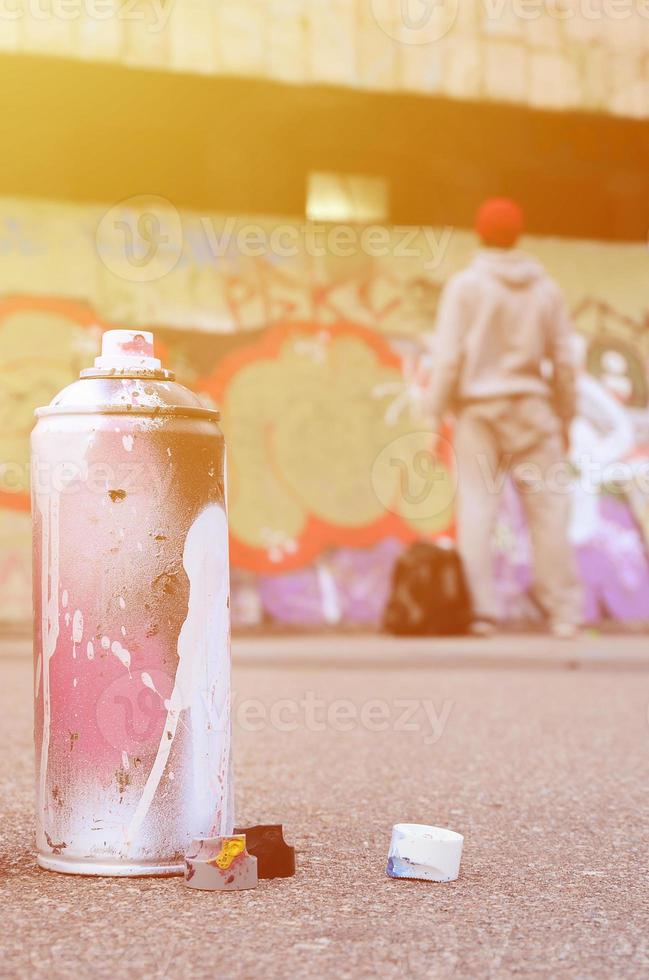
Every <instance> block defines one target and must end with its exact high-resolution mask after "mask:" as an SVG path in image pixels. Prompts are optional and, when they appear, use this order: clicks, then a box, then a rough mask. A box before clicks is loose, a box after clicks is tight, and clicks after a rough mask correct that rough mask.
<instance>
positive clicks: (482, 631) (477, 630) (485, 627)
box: [469, 619, 496, 640]
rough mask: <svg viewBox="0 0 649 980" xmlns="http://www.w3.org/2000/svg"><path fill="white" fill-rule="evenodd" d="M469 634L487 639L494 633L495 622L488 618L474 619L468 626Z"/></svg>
mask: <svg viewBox="0 0 649 980" xmlns="http://www.w3.org/2000/svg"><path fill="white" fill-rule="evenodd" d="M469 632H470V633H471V636H476V637H478V638H479V639H481V640H487V639H489V637H490V636H494V635H495V633H496V624H495V623H492V621H491V620H490V619H476V620H475V621H474V622H473V623H471V626H470V628H469Z"/></svg>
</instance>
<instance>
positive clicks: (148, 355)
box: [95, 330, 162, 371]
mask: <svg viewBox="0 0 649 980" xmlns="http://www.w3.org/2000/svg"><path fill="white" fill-rule="evenodd" d="M95 367H96V368H101V369H102V370H108V371H128V370H137V371H159V370H160V369H161V367H162V364H161V362H160V360H159V359H158V358H157V357H155V356H154V351H153V334H152V333H150V332H149V331H148V330H107V331H106V333H105V334H104V335H103V337H102V339H101V357H96V358H95Z"/></svg>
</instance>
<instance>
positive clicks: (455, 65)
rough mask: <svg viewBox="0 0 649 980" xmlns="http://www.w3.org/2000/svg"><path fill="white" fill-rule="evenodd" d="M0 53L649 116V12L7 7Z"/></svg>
mask: <svg viewBox="0 0 649 980" xmlns="http://www.w3.org/2000/svg"><path fill="white" fill-rule="evenodd" d="M2 9H3V12H4V13H3V15H2V16H0V50H6V51H13V52H16V51H18V52H37V53H45V54H52V55H63V56H67V57H76V58H87V59H102V60H108V61H114V62H120V63H123V64H125V65H130V66H135V67H138V66H139V67H142V66H146V67H156V68H164V69H169V70H174V71H186V72H202V73H207V74H228V75H247V76H260V77H265V78H271V79H276V80H280V81H283V82H289V83H296V84H312V83H329V84H335V85H345V86H352V87H357V88H367V89H384V90H389V91H414V92H420V93H429V94H431V93H437V94H444V95H449V96H452V97H455V98H460V99H495V100H499V101H513V102H519V103H524V104H527V105H531V106H538V107H546V108H556V109H567V108H582V109H588V110H595V111H603V112H610V113H614V114H618V115H624V116H636V117H646V116H647V115H649V55H648V51H649V3H648V2H647V0H443V2H441V3H439V2H434V3H433V2H430V3H429V2H428V0H6V2H5V3H4V4H3V5H2Z"/></svg>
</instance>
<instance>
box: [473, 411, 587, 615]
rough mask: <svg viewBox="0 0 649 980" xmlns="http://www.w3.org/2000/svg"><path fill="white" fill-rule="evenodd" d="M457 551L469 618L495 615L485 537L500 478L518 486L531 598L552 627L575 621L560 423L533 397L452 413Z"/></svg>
mask: <svg viewBox="0 0 649 980" xmlns="http://www.w3.org/2000/svg"><path fill="white" fill-rule="evenodd" d="M455 452H456V455H457V466H458V545H459V550H460V554H461V556H462V560H463V562H464V565H465V569H466V573H467V577H468V581H469V586H470V589H471V592H472V595H473V601H474V610H475V616H476V618H488V619H494V620H498V619H500V618H501V617H502V613H501V609H500V603H499V601H498V596H497V592H496V588H495V583H494V576H493V558H492V551H491V545H492V537H493V531H494V527H495V524H496V519H497V516H498V509H499V506H500V500H501V491H502V488H503V486H504V484H505V479H506V477H505V473H508V474H509V475H511V476H512V477H513V478H514V480H515V483H516V485H517V487H518V490H519V493H520V495H521V499H522V501H523V505H524V507H525V512H526V514H527V520H528V524H529V529H530V535H531V540H532V547H533V550H534V593H535V596H536V598H537V599H538V601H539V602H540V604H541V605H542V607H543V608H544V610H545V611H546V613H547V615H548V617H549V618H550V619H551V620H552V621H553V622H556V623H569V624H575V625H576V624H578V623H580V622H581V613H582V591H581V586H580V583H579V579H578V576H577V571H576V565H575V559H574V555H573V552H572V548H571V546H570V543H569V540H568V527H569V521H570V507H571V497H570V493H569V492H566V485H567V475H568V474H567V468H566V466H565V465H564V449H563V439H562V433H561V423H560V421H559V419H558V418H557V416H556V415H555V413H554V410H553V408H552V406H551V404H550V403H549V402H548V401H546V400H545V399H543V398H540V397H538V396H530V397H527V396H525V397H516V398H502V399H500V398H499V399H489V400H485V401H483V402H473V403H472V404H471V405H469V406H467V407H465V408H464V409H463V410H462V411H461V412H460V414H459V417H458V420H457V426H456V432H455Z"/></svg>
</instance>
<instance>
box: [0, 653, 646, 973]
mask: <svg viewBox="0 0 649 980" xmlns="http://www.w3.org/2000/svg"><path fill="white" fill-rule="evenodd" d="M600 644H601V645H600ZM567 646H568V647H569V648H570V649H567V648H566V645H565V644H564V645H561V644H557V643H554V642H553V641H550V640H546V639H544V638H534V639H533V641H532V639H530V638H518V639H516V638H508V639H507V641H506V642H505V641H501V642H500V643H499V642H498V641H490V643H489V644H488V645H486V646H485V644H484V643H482V644H481V643H480V642H479V641H460V642H459V643H458V641H454V642H453V643H444V642H440V641H438V642H436V643H434V644H431V643H428V644H426V643H425V642H421V643H417V644H415V646H414V647H413V645H412V644H409V643H407V642H405V641H390V644H389V649H388V648H387V647H385V646H383V645H382V643H381V638H376V639H375V640H373V639H372V638H351V637H346V638H336V637H328V638H317V637H312V638H302V639H298V638H292V639H291V640H290V641H289V640H282V638H277V637H275V638H273V639H272V640H268V641H264V640H261V639H256V640H246V641H239V642H238V643H237V644H236V645H235V669H234V677H233V689H234V692H235V701H234V722H235V724H234V731H235V775H236V798H237V820H238V822H239V823H241V824H252V823H257V822H272V823H275V822H279V823H283V824H284V826H285V836H286V838H287V840H289V841H290V842H291V843H293V844H294V845H295V846H296V848H297V851H298V853H297V864H298V871H297V875H296V877H295V878H293V879H290V880H286V881H263V882H261V883H260V885H259V887H258V888H257V889H256V890H255V891H249V892H240V893H231V894H226V895H223V894H221V895H219V894H208V893H197V892H193V891H191V890H189V889H186V888H185V887H184V886H183V884H182V882H181V880H179V879H130V880H116V879H92V878H76V877H68V876H63V875H57V874H53V873H50V872H46V871H41V870H39V869H37V867H36V864H35V859H34V844H33V818H32V808H33V788H32V784H33V767H32V735H31V669H30V664H29V658H28V657H27V656H25V652H26V650H25V648H24V647H19V646H16V645H15V644H14V645H10V648H7V646H6V645H5V647H4V649H3V651H2V652H3V654H4V655H2V656H0V725H1V726H2V743H1V744H2V746H3V749H4V753H5V761H4V765H3V766H2V767H1V770H0V773H1V774H0V787H1V792H2V804H1V813H2V821H1V822H0V901H1V908H2V912H1V914H0V930H1V931H0V954H1V959H0V974H1V975H2V976H7V977H14V976H15V977H29V978H32V977H36V978H38V977H41V976H43V977H45V976H47V977H78V978H85V977H93V978H103V977H111V978H112V977H170V978H174V977H179V978H185V977H187V978H191V977H199V978H202V977H228V978H229V977H232V978H248V977H250V978H257V977H262V976H263V977H271V978H274V977H278V978H279V977H282V978H284V977H289V978H292V977H298V978H301V977H341V978H345V977H352V978H356V977H370V976H372V977H377V976H378V977H403V976H412V977H433V978H436V977H440V978H442V977H457V978H464V977H466V978H476V977H477V978H480V977H514V976H516V977H518V976H525V977H559V978H560V977H575V978H592V977H606V978H615V977H624V978H626V977H629V978H635V977H638V978H640V977H642V978H644V977H646V976H648V975H649V928H648V927H649V875H648V871H647V864H648V857H649V751H648V750H649V716H648V708H649V670H647V666H648V660H649V657H648V656H647V649H646V648H647V641H646V638H603V639H601V640H600V639H597V638H592V637H590V638H586V639H585V640H583V641H581V643H580V644H577V645H573V644H568V645H567ZM372 651H374V652H373V653H372ZM508 651H509V653H510V656H507V654H508ZM530 651H532V652H530ZM544 651H545V659H544ZM454 652H455V660H453V653H454ZM345 657H348V658H349V660H348V662H349V663H350V664H351V666H346V665H345V663H346V661H345V659H344V658H345ZM449 657H450V658H451V659H450V660H449ZM397 822H413V823H432V824H436V825H438V826H443V827H450V828H451V829H454V830H456V831H459V832H460V833H462V834H464V835H465V849H464V858H463V863H462V871H461V876H460V879H459V881H457V882H456V883H453V884H444V885H441V884H439V885H438V884H430V883H420V882H405V881H393V880H391V879H389V878H387V877H386V875H385V865H386V858H387V849H388V845H389V840H390V833H391V828H392V825H393V824H394V823H397Z"/></svg>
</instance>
